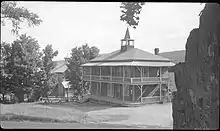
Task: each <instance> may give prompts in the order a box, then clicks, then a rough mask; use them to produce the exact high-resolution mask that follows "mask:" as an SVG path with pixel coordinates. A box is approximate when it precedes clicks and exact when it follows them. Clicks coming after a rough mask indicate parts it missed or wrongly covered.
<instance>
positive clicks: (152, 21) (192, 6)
mask: <svg viewBox="0 0 220 131" xmlns="http://www.w3.org/2000/svg"><path fill="white" fill-rule="evenodd" d="M18 4H19V6H23V7H25V8H28V9H29V10H30V11H32V12H34V13H37V14H38V15H39V17H40V18H41V19H42V20H43V22H42V23H41V24H40V25H39V26H36V27H31V28H28V27H27V24H22V30H21V31H20V33H26V34H27V35H29V36H31V37H32V38H35V39H36V40H38V43H39V45H40V47H41V49H43V48H44V47H45V46H46V45H47V44H52V46H53V49H54V50H58V52H59V53H58V56H57V57H55V58H54V60H62V59H64V57H67V56H70V52H71V49H72V48H74V47H76V46H81V45H82V44H85V43H87V44H88V45H89V46H96V47H98V48H99V49H100V54H102V53H110V52H112V51H115V50H118V49H120V46H121V41H120V40H121V39H123V38H124V35H125V32H126V28H127V24H126V23H125V22H122V21H120V15H121V14H122V13H121V9H120V2H90V3H89V2H19V3H18ZM203 8H204V4H200V3H179V2H178V3H146V4H145V5H144V6H143V9H142V11H141V14H140V22H139V25H138V26H137V28H136V29H133V28H131V27H129V31H130V36H131V38H132V39H134V40H135V41H134V46H135V48H139V49H142V50H145V51H147V52H150V53H154V48H159V50H160V51H159V52H168V51H175V50H184V49H185V44H186V41H187V38H188V36H189V33H190V31H191V30H192V29H194V28H198V27H199V13H200V11H201V10H202V9H203ZM10 27H11V25H10V24H7V25H6V26H1V41H6V42H13V41H14V40H15V39H16V37H15V36H14V35H13V34H12V33H11V32H10V29H11V28H10Z"/></svg>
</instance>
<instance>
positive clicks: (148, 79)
mask: <svg viewBox="0 0 220 131" xmlns="http://www.w3.org/2000/svg"><path fill="white" fill-rule="evenodd" d="M83 79H84V80H97V81H113V82H127V83H131V84H136V83H142V82H161V81H165V80H166V79H163V78H160V77H133V78H128V77H118V76H98V75H91V76H90V75H84V76H83Z"/></svg>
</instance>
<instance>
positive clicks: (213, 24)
mask: <svg viewBox="0 0 220 131" xmlns="http://www.w3.org/2000/svg"><path fill="white" fill-rule="evenodd" d="M170 72H174V73H175V83H176V87H177V91H176V92H174V94H173V101H172V103H173V128H174V129H181V128H183V129H216V128H219V73H220V5H219V4H214V3H209V4H206V5H205V7H204V9H203V11H202V12H201V14H200V25H199V28H197V29H193V30H192V31H191V32H190V35H189V37H188V39H187V43H186V55H185V62H184V63H179V64H177V65H175V66H174V67H173V68H172V69H170Z"/></svg>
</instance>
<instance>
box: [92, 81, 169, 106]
mask: <svg viewBox="0 0 220 131" xmlns="http://www.w3.org/2000/svg"><path fill="white" fill-rule="evenodd" d="M164 87H166V85H162V86H161V88H164ZM141 88H142V89H141ZM90 93H91V96H92V98H93V99H97V100H98V101H106V102H107V101H109V102H110V101H111V102H112V103H119V104H122V105H126V104H147V103H156V102H159V101H161V99H163V97H164V95H163V93H162V89H160V88H159V85H156V84H155V85H143V86H142V87H141V85H125V84H117V83H104V82H91V86H90ZM141 94H142V95H141ZM160 94H161V96H160Z"/></svg>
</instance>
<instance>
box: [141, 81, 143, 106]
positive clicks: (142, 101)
mask: <svg viewBox="0 0 220 131" xmlns="http://www.w3.org/2000/svg"><path fill="white" fill-rule="evenodd" d="M142 87H143V85H141V103H143V101H142V93H143V91H142Z"/></svg>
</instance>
